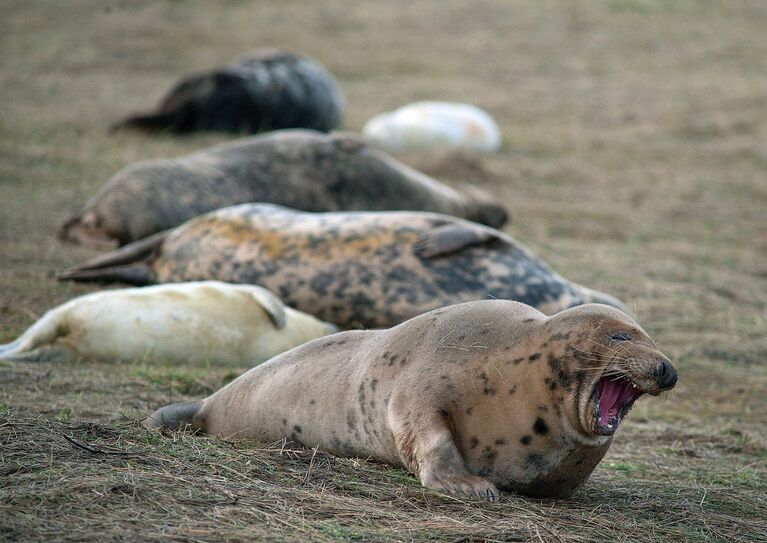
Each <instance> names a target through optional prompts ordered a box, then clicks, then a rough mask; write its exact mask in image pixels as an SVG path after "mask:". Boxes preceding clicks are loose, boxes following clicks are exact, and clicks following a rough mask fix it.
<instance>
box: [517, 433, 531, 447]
mask: <svg viewBox="0 0 767 543" xmlns="http://www.w3.org/2000/svg"><path fill="white" fill-rule="evenodd" d="M532 440H533V436H528V435H525V436H522V437H520V438H519V442H520V443H521V444H522V445H530V442H531V441H532Z"/></svg>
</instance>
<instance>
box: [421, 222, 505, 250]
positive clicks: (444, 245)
mask: <svg viewBox="0 0 767 543" xmlns="http://www.w3.org/2000/svg"><path fill="white" fill-rule="evenodd" d="M498 239H500V238H499V237H498V235H497V234H496V233H495V232H493V231H492V230H490V229H488V228H483V227H481V226H479V225H477V226H473V225H471V224H470V223H467V224H447V225H445V226H439V227H437V228H435V229H434V230H432V231H430V232H429V233H427V234H424V235H423V236H422V237H421V239H419V240H418V241H417V242H416V243H415V245H414V247H413V252H414V253H415V254H416V255H417V256H420V257H421V258H434V257H437V256H445V255H448V254H450V253H455V252H457V251H460V250H461V249H465V248H466V247H471V246H472V245H482V244H484V243H488V242H491V241H495V240H498Z"/></svg>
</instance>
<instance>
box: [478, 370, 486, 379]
mask: <svg viewBox="0 0 767 543" xmlns="http://www.w3.org/2000/svg"><path fill="white" fill-rule="evenodd" d="M479 379H482V380H483V381H487V375H486V374H485V372H484V371H483V372H482V373H480V374H479Z"/></svg>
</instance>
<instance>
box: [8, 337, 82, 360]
mask: <svg viewBox="0 0 767 543" xmlns="http://www.w3.org/2000/svg"><path fill="white" fill-rule="evenodd" d="M14 344H16V346H17V347H18V346H19V345H18V342H17V341H16V342H14V343H9V344H8V345H0V360H3V361H8V362H56V363H59V362H68V361H69V360H71V358H72V357H71V355H70V353H69V351H68V350H67V349H64V348H62V347H59V346H58V345H43V346H41V347H38V348H36V349H32V350H29V351H24V350H22V349H21V348H19V349H8V350H3V348H4V347H7V346H12V345H14Z"/></svg>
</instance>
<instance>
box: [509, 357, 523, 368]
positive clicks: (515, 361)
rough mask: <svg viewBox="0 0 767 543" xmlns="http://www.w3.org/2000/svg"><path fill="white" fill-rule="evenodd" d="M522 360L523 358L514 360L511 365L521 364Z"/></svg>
mask: <svg viewBox="0 0 767 543" xmlns="http://www.w3.org/2000/svg"><path fill="white" fill-rule="evenodd" d="M523 360H524V358H515V359H514V360H512V361H511V363H512V364H514V365H515V366H516V365H518V364H521V363H522V361H523Z"/></svg>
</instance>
